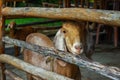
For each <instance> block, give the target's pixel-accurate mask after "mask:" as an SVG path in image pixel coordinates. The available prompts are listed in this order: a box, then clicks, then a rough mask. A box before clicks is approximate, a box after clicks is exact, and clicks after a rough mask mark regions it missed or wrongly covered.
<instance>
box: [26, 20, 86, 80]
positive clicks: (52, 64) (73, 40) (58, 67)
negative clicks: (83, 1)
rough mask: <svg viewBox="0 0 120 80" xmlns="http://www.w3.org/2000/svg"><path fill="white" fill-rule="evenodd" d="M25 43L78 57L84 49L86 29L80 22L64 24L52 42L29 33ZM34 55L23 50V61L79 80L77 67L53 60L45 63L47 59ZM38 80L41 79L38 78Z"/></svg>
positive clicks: (41, 36)
mask: <svg viewBox="0 0 120 80" xmlns="http://www.w3.org/2000/svg"><path fill="white" fill-rule="evenodd" d="M26 42H29V43H33V44H36V45H40V46H44V47H49V48H53V49H55V50H56V49H58V50H62V51H68V52H71V53H72V54H74V55H80V54H82V53H83V52H84V48H85V47H86V46H85V45H86V27H85V24H84V23H81V22H80V23H78V22H71V21H70V22H65V23H64V24H63V26H62V28H60V29H59V30H58V32H57V33H56V36H55V38H54V40H53V42H52V41H51V40H50V39H49V38H48V37H47V36H45V35H43V34H41V33H31V34H30V35H28V36H27V38H26ZM35 53H36V52H33V51H30V50H27V49H25V50H24V60H25V61H26V62H29V63H31V64H33V65H35V66H38V67H42V68H44V69H46V70H49V71H54V72H56V73H58V74H61V75H64V76H66V77H69V78H72V79H74V80H81V73H80V69H79V67H78V66H76V65H74V64H70V63H67V62H64V61H62V60H58V59H53V60H51V61H49V62H48V63H47V62H46V61H47V60H48V57H44V56H43V55H40V54H35ZM28 78H29V79H30V78H32V76H31V75H28ZM38 80H41V79H40V78H38ZM42 80H44V79H42Z"/></svg>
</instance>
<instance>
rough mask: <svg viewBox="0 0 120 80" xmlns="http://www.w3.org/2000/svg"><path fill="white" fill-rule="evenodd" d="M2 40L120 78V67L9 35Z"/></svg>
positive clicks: (117, 79) (112, 77) (115, 79)
mask: <svg viewBox="0 0 120 80" xmlns="http://www.w3.org/2000/svg"><path fill="white" fill-rule="evenodd" d="M2 41H3V42H5V43H9V44H14V45H17V46H19V47H23V48H27V49H30V50H32V51H35V52H38V53H40V54H42V55H45V56H53V57H56V58H59V59H62V60H64V61H67V62H69V63H72V64H75V65H78V66H79V67H85V68H87V69H88V70H92V71H94V72H96V73H99V74H101V75H104V76H106V77H108V78H111V79H113V80H120V69H119V68H117V67H112V66H104V65H102V64H100V63H98V62H94V61H89V60H87V59H83V58H82V57H76V56H74V55H72V54H70V53H68V52H63V51H56V50H54V49H52V48H46V47H41V46H37V45H34V44H30V43H27V42H24V41H20V40H16V39H11V38H8V37H3V38H2ZM56 53H57V54H56Z"/></svg>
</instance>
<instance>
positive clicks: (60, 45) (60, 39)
mask: <svg viewBox="0 0 120 80" xmlns="http://www.w3.org/2000/svg"><path fill="white" fill-rule="evenodd" d="M53 42H54V45H55V48H56V49H58V50H61V51H67V49H66V44H65V36H64V33H63V32H62V30H61V29H59V30H58V32H57V33H56V35H55V37H54V40H53Z"/></svg>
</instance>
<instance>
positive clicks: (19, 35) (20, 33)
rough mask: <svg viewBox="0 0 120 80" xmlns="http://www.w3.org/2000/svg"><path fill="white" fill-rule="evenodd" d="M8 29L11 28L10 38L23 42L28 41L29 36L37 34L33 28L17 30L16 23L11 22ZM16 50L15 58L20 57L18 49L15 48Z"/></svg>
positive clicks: (27, 27)
mask: <svg viewBox="0 0 120 80" xmlns="http://www.w3.org/2000/svg"><path fill="white" fill-rule="evenodd" d="M7 28H10V32H9V37H11V38H14V39H19V40H23V41H25V40H26V37H27V36H28V34H30V33H34V32H36V30H35V29H34V28H32V27H31V26H26V27H24V28H21V29H17V27H16V23H15V22H14V21H11V22H10V23H9V24H8V26H7ZM14 49H15V56H18V55H19V49H18V47H17V46H14Z"/></svg>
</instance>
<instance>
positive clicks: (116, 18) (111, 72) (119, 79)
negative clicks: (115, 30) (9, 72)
mask: <svg viewBox="0 0 120 80" xmlns="http://www.w3.org/2000/svg"><path fill="white" fill-rule="evenodd" d="M2 1H3V0H1V1H0V54H1V55H0V61H2V62H4V63H8V64H11V65H13V66H15V67H17V68H19V69H21V70H24V71H26V72H28V73H31V74H33V75H36V76H41V74H42V73H41V72H40V71H41V70H40V69H39V70H38V71H37V70H36V71H37V72H32V71H31V72H29V69H31V68H34V69H36V67H35V66H32V65H30V64H27V63H25V62H23V61H22V62H21V63H22V64H24V65H30V67H28V66H25V67H24V68H23V66H20V67H19V66H18V64H19V63H20V61H21V60H18V59H16V58H13V57H12V56H8V55H6V54H4V48H5V47H4V43H3V42H6V43H12V44H15V45H18V46H20V47H24V48H27V49H30V50H33V51H36V52H38V53H40V52H43V53H44V54H45V55H50V56H54V57H57V58H59V59H62V60H64V61H67V62H69V63H72V64H75V65H78V66H80V67H85V68H87V69H89V70H93V71H95V72H97V73H99V74H101V75H104V76H106V77H109V78H111V79H113V80H120V69H119V68H117V67H107V66H104V65H102V64H100V63H98V62H94V61H89V60H86V59H85V60H84V59H82V58H81V57H79V58H77V57H75V56H74V55H71V54H70V53H68V55H66V54H65V52H60V51H59V52H57V53H58V55H55V54H54V53H55V51H54V50H52V49H48V48H44V47H41V46H36V45H32V44H28V43H24V42H21V41H18V40H15V39H10V38H5V37H3V36H4V30H3V29H4V23H5V18H6V17H8V16H10V17H16V16H19V17H43V18H51V19H59V20H76V21H79V20H83V21H91V22H97V23H102V24H107V25H115V26H120V12H119V11H107V10H95V9H83V8H39V7H34V8H33V7H23V8H10V7H5V8H3V7H2V4H3V3H2ZM69 13H70V14H69ZM93 15H94V16H93ZM28 45H29V47H28ZM33 46H34V47H35V48H33ZM38 49H39V50H38ZM61 53H62V55H63V54H64V56H61ZM7 59H9V60H7ZM15 61H18V62H19V63H18V62H15ZM73 62H74V63H73ZM4 63H1V70H2V77H1V80H6V78H5V74H4V72H5V70H6V69H5V66H4ZM13 63H16V64H13ZM19 65H20V64H19ZM45 72H46V71H45ZM50 73H51V74H55V73H52V72H50ZM45 74H46V73H45ZM45 74H44V75H45ZM42 75H43V74H42ZM55 75H58V74H55ZM46 76H47V74H46ZM58 77H59V80H70V79H68V78H66V77H64V76H61V75H58ZM43 78H45V76H43ZM47 79H49V80H56V78H54V75H50V78H47Z"/></svg>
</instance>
